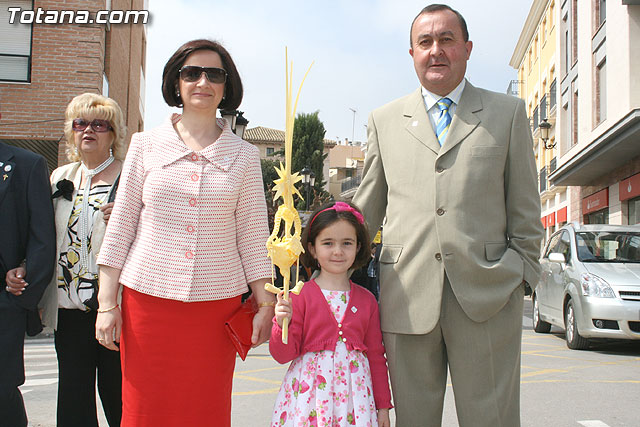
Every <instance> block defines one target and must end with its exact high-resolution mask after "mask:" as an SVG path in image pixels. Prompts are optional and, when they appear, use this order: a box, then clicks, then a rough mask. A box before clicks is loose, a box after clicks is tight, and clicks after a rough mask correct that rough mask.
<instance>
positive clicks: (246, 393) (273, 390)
mask: <svg viewBox="0 0 640 427" xmlns="http://www.w3.org/2000/svg"><path fill="white" fill-rule="evenodd" d="M279 391H280V387H278V388H268V389H265V390H257V391H234V392H233V393H232V394H233V396H251V395H254V394H275V393H277V392H279Z"/></svg>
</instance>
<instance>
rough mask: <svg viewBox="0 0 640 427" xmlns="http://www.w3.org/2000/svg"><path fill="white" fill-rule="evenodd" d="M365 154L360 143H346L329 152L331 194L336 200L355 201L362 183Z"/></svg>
mask: <svg viewBox="0 0 640 427" xmlns="http://www.w3.org/2000/svg"><path fill="white" fill-rule="evenodd" d="M364 156H365V152H364V150H363V147H362V146H361V145H360V143H354V142H350V141H348V140H347V141H345V145H342V144H338V145H336V146H335V147H333V148H332V149H331V151H330V152H329V171H330V172H329V193H331V195H332V196H333V198H334V199H335V200H348V201H350V200H351V199H353V196H355V194H356V190H357V189H358V186H359V185H360V182H361V181H362V170H363V169H364Z"/></svg>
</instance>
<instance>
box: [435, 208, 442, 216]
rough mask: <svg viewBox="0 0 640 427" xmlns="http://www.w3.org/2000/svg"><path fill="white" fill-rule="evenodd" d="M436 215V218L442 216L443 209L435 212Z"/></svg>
mask: <svg viewBox="0 0 640 427" xmlns="http://www.w3.org/2000/svg"><path fill="white" fill-rule="evenodd" d="M436 213H437V214H438V216H442V215H444V209H442V208H439V209H438V210H437V211H436Z"/></svg>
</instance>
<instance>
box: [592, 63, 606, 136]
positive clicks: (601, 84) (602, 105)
mask: <svg viewBox="0 0 640 427" xmlns="http://www.w3.org/2000/svg"><path fill="white" fill-rule="evenodd" d="M595 80H596V81H595V83H596V84H595V85H594V91H595V93H594V95H595V97H594V98H595V102H594V105H593V107H594V113H595V114H594V119H595V124H596V125H599V124H600V123H602V122H603V121H604V119H606V118H607V61H606V59H605V60H603V61H602V62H601V63H600V65H597V66H596V69H595Z"/></svg>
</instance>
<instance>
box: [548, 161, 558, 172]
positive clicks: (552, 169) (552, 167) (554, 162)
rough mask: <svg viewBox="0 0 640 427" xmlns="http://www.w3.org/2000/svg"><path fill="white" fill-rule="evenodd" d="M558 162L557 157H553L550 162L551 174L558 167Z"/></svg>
mask: <svg viewBox="0 0 640 427" xmlns="http://www.w3.org/2000/svg"><path fill="white" fill-rule="evenodd" d="M556 163H557V160H556V158H555V157H554V158H553V159H551V161H550V162H549V175H551V174H552V173H553V171H555V170H556V167H557V165H556Z"/></svg>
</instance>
